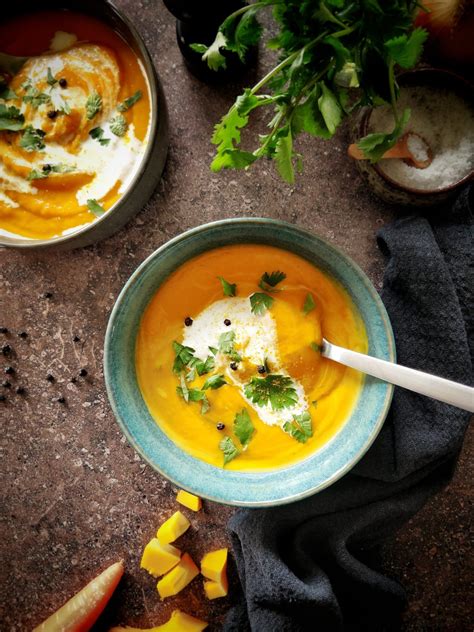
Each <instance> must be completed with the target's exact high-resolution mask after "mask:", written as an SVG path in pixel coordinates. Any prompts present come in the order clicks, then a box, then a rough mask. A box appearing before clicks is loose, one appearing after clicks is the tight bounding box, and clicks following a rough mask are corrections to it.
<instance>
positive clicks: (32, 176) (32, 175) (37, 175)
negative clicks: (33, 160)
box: [27, 169, 49, 181]
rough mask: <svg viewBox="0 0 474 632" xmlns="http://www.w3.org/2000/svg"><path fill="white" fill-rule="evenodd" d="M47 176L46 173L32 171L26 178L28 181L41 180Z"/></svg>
mask: <svg viewBox="0 0 474 632" xmlns="http://www.w3.org/2000/svg"><path fill="white" fill-rule="evenodd" d="M48 176H49V173H48V172H45V171H42V170H41V171H38V169H32V170H31V171H30V173H29V174H28V176H27V179H28V180H30V181H31V180H42V179H43V178H47V177H48Z"/></svg>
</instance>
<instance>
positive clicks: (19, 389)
mask: <svg viewBox="0 0 474 632" xmlns="http://www.w3.org/2000/svg"><path fill="white" fill-rule="evenodd" d="M16 394H17V395H25V394H26V388H24V387H23V386H18V387H17V389H16Z"/></svg>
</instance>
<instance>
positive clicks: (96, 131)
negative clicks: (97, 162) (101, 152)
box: [89, 127, 110, 146]
mask: <svg viewBox="0 0 474 632" xmlns="http://www.w3.org/2000/svg"><path fill="white" fill-rule="evenodd" d="M89 136H90V137H91V138H93V139H94V140H97V141H98V142H99V143H100V144H101V145H103V146H105V145H108V144H109V143H110V138H104V130H103V129H102V128H101V127H94V128H93V129H91V131H90V132H89Z"/></svg>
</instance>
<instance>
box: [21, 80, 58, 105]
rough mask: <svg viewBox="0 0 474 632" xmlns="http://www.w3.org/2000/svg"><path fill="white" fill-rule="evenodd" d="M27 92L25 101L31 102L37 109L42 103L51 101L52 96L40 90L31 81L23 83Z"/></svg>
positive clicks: (24, 97)
mask: <svg viewBox="0 0 474 632" xmlns="http://www.w3.org/2000/svg"><path fill="white" fill-rule="evenodd" d="M22 87H23V88H24V89H25V94H24V96H23V102H24V103H30V104H31V107H32V108H34V109H35V110H37V109H38V108H39V106H40V105H43V104H44V103H51V97H50V96H49V94H46V92H40V91H39V90H38V88H35V87H34V86H32V85H31V83H28V84H26V85H25V84H23V86H22Z"/></svg>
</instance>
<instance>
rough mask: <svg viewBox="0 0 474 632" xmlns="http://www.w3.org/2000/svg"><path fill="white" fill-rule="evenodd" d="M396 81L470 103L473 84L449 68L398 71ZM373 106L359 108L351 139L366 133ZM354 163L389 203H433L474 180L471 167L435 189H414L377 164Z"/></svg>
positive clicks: (473, 98) (451, 194)
mask: <svg viewBox="0 0 474 632" xmlns="http://www.w3.org/2000/svg"><path fill="white" fill-rule="evenodd" d="M397 81H398V83H399V85H400V87H401V88H403V86H433V87H437V88H445V89H447V90H450V91H452V92H456V93H457V94H459V95H460V96H461V97H462V98H463V99H464V100H466V101H467V102H468V103H471V104H473V105H474V88H473V86H472V84H470V83H469V82H468V81H466V80H465V79H463V78H462V77H460V76H459V75H456V74H455V73H453V72H450V71H449V70H441V69H436V68H418V69H416V70H410V71H407V72H404V73H403V74H400V75H399V76H398V77H397ZM372 111H373V109H372V108H369V107H366V108H362V110H361V111H360V112H359V114H358V116H357V118H356V120H355V122H354V125H353V127H352V130H351V140H352V142H357V141H358V140H359V139H360V138H363V137H364V136H366V135H367V134H368V133H369V122H370V116H371V114H372ZM356 162H357V167H358V169H359V171H360V172H361V173H362V175H363V177H364V178H365V180H366V181H367V183H368V184H369V186H370V187H371V188H372V190H373V191H374V193H375V194H376V195H378V197H380V198H382V199H383V200H385V201H386V202H390V203H392V204H402V205H404V206H416V207H427V206H437V205H439V204H442V203H444V202H446V201H447V200H449V199H450V198H452V197H454V196H455V195H456V193H457V192H458V191H459V189H460V188H461V187H462V186H463V185H465V184H467V183H468V182H471V181H472V180H474V171H471V172H470V173H468V174H466V175H465V176H463V177H462V178H460V179H459V180H458V181H457V182H454V183H452V184H450V185H448V186H446V187H442V188H438V189H415V188H413V187H409V186H404V185H403V184H400V182H397V181H396V180H393V178H390V177H389V176H388V175H387V174H386V173H384V171H383V170H382V169H381V168H380V166H379V165H378V164H371V163H370V162H369V161H368V160H357V161H356Z"/></svg>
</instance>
